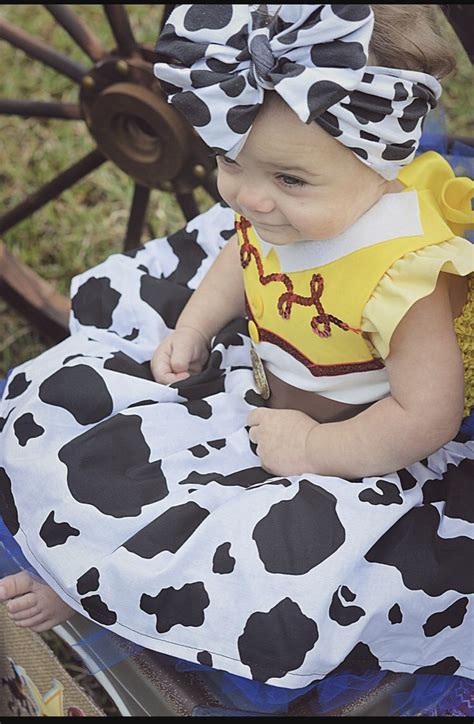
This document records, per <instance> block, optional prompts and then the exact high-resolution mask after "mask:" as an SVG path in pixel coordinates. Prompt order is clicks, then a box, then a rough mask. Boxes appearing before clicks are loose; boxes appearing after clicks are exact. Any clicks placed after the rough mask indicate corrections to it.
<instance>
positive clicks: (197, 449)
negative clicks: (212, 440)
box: [189, 445, 209, 458]
mask: <svg viewBox="0 0 474 724" xmlns="http://www.w3.org/2000/svg"><path fill="white" fill-rule="evenodd" d="M189 452H190V453H192V454H193V455H194V457H195V458H205V457H206V455H209V450H208V449H207V448H206V447H204V445H194V446H193V447H190V448H189Z"/></svg>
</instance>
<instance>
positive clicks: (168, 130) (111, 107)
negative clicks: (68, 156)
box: [80, 51, 212, 193]
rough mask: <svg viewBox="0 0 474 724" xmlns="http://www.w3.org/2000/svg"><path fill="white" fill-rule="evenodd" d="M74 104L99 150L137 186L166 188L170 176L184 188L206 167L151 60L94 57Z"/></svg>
mask: <svg viewBox="0 0 474 724" xmlns="http://www.w3.org/2000/svg"><path fill="white" fill-rule="evenodd" d="M149 53H150V55H151V51H149ZM153 59H154V54H153ZM80 106H81V113H82V116H83V118H84V119H85V121H86V124H87V127H88V129H89V131H90V133H91V135H92V136H93V138H94V140H95V142H96V143H97V146H98V148H99V150H100V151H101V152H102V153H103V154H104V155H105V156H106V157H107V158H109V159H110V160H111V161H113V162H114V163H115V164H116V165H117V166H118V167H119V168H121V169H122V170H123V171H124V172H125V173H126V174H128V175H129V176H131V177H132V178H133V179H134V180H135V181H136V182H137V183H139V184H140V185H142V186H147V187H149V188H162V189H164V190H169V189H170V188H171V183H170V182H171V181H173V187H174V188H176V186H178V187H180V190H181V191H182V192H184V193H186V192H189V191H190V190H192V189H193V188H194V187H195V186H197V185H198V184H199V183H200V182H201V180H202V177H203V176H204V175H206V174H208V173H210V172H211V170H212V165H211V164H210V162H209V159H208V156H207V153H206V151H205V147H204V146H203V145H202V143H200V139H199V138H198V137H197V135H196V134H194V132H193V131H192V129H190V127H189V126H187V125H186V124H185V123H184V121H183V119H182V118H181V116H180V115H179V114H178V112H177V111H176V110H175V109H174V108H173V107H172V106H171V105H170V104H169V103H167V101H166V97H165V95H164V93H163V91H162V90H161V86H160V83H159V81H158V80H157V78H155V76H154V74H153V62H152V61H151V60H150V61H147V60H144V59H143V58H127V60H125V59H124V58H119V57H117V56H109V57H107V58H105V59H104V60H102V61H100V62H99V63H97V64H96V65H95V66H94V67H93V68H92V69H91V70H90V71H89V72H88V73H87V75H85V76H84V77H83V79H82V82H81V90H80Z"/></svg>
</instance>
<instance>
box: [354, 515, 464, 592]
mask: <svg viewBox="0 0 474 724" xmlns="http://www.w3.org/2000/svg"><path fill="white" fill-rule="evenodd" d="M439 522H440V516H439V513H438V511H437V510H436V508H435V507H434V506H431V505H423V506H419V507H416V508H412V509H411V510H409V511H408V513H406V514H405V515H404V516H403V517H402V518H400V519H399V520H398V521H396V523H395V524H394V525H393V526H392V527H391V528H390V529H389V530H388V531H387V533H385V534H384V535H383V536H382V537H381V538H379V540H378V541H377V543H376V544H375V545H374V546H372V548H371V549H370V550H369V551H368V553H367V554H366V555H365V558H366V560H367V561H369V562H371V563H382V564H384V565H387V566H393V567H395V568H396V569H397V570H398V571H399V572H400V575H401V576H402V578H403V582H404V584H405V586H406V587H407V588H409V589H410V590H411V591H420V590H421V591H424V592H425V593H427V594H428V595H429V596H440V595H441V594H443V593H445V592H446V591H457V592H458V593H465V594H468V593H472V592H473V591H474V568H473V567H472V566H471V568H470V569H469V567H466V565H465V561H469V560H473V558H474V541H473V540H471V539H469V538H467V537H465V536H458V537H457V538H442V537H440V536H439V535H438V526H439Z"/></svg>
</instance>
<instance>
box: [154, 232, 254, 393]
mask: <svg viewBox="0 0 474 724" xmlns="http://www.w3.org/2000/svg"><path fill="white" fill-rule="evenodd" d="M244 314H245V302H244V286H243V278H242V270H241V268H240V260H239V248H238V243H237V237H236V236H235V235H234V236H233V237H231V238H230V239H229V241H228V242H227V244H226V245H225V246H224V247H223V248H222V249H221V251H220V252H219V254H218V255H217V257H216V259H215V260H214V262H213V264H212V266H211V267H210V269H209V270H208V272H207V273H206V275H205V276H204V278H203V279H202V281H201V283H200V285H199V286H198V288H197V289H196V291H195V292H194V293H193V294H192V296H191V298H190V299H189V301H188V303H187V304H186V306H185V307H184V309H183V311H182V312H181V314H180V316H179V318H178V321H177V323H176V329H175V330H174V331H173V332H172V333H171V334H169V335H168V336H167V337H165V339H164V340H163V341H162V342H161V343H160V345H159V346H158V347H157V349H156V350H155V352H154V353H153V357H152V359H151V371H152V374H153V377H154V378H155V380H156V381H157V382H160V383H161V384H170V383H173V382H177V381H179V380H182V379H185V378H186V377H188V376H189V375H190V374H193V373H196V372H200V370H201V369H202V368H203V366H204V364H205V363H206V360H207V358H208V356H209V345H210V341H211V338H212V337H213V336H214V335H215V334H217V333H218V332H219V331H220V330H221V329H222V327H224V326H225V325H226V324H227V323H228V322H230V321H231V320H232V319H235V318H236V317H239V316H244Z"/></svg>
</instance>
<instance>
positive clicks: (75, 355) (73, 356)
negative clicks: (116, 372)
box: [63, 354, 103, 365]
mask: <svg viewBox="0 0 474 724" xmlns="http://www.w3.org/2000/svg"><path fill="white" fill-rule="evenodd" d="M79 357H83V358H84V359H103V358H102V357H96V356H95V355H92V354H71V355H69V357H66V359H64V360H63V365H67V364H68V362H72V360H73V359H78V358H79Z"/></svg>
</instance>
